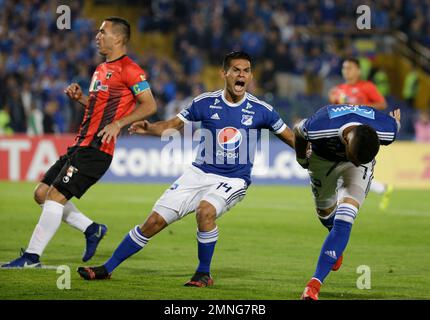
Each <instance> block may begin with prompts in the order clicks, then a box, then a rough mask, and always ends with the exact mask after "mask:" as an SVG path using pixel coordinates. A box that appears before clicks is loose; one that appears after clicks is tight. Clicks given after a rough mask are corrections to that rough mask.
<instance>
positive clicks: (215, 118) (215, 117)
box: [211, 113, 220, 120]
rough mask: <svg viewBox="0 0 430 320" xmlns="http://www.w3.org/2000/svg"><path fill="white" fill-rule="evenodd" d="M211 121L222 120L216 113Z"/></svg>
mask: <svg viewBox="0 0 430 320" xmlns="http://www.w3.org/2000/svg"><path fill="white" fill-rule="evenodd" d="M211 119H214V120H219V119H220V118H219V115H218V113H214V114H213V115H212V116H211Z"/></svg>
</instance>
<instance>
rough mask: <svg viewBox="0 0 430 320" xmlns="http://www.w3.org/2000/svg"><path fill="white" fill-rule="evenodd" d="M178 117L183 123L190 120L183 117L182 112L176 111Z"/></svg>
mask: <svg viewBox="0 0 430 320" xmlns="http://www.w3.org/2000/svg"><path fill="white" fill-rule="evenodd" d="M176 116H177V117H178V118H179V119H181V120H182V121H183V122H184V123H186V124H189V123H190V122H191V121H190V120H188V119H187V118H185V117H184V116H183V115H182V114H180V113H178V114H177V115H176Z"/></svg>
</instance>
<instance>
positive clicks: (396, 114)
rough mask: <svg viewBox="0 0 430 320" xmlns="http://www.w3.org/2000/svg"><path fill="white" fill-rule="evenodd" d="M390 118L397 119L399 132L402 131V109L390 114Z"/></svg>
mask: <svg viewBox="0 0 430 320" xmlns="http://www.w3.org/2000/svg"><path fill="white" fill-rule="evenodd" d="M390 116H392V117H393V118H394V119H396V122H397V131H399V130H400V116H401V114H400V109H396V110H394V111H391V112H390Z"/></svg>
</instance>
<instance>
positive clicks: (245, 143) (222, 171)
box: [78, 52, 294, 287]
mask: <svg viewBox="0 0 430 320" xmlns="http://www.w3.org/2000/svg"><path fill="white" fill-rule="evenodd" d="M222 74H223V78H224V81H225V86H224V89H223V90H219V91H215V92H209V93H204V94H202V95H200V96H198V97H196V98H195V99H194V100H193V101H192V103H191V104H190V105H189V106H188V107H187V108H185V109H184V110H182V111H181V112H180V113H179V114H178V115H177V116H176V117H174V118H173V119H170V120H167V121H160V122H156V123H149V122H148V121H140V122H136V123H134V124H133V125H132V126H131V128H130V132H131V133H137V134H148V135H155V136H161V134H162V133H163V132H164V131H165V130H167V129H177V130H180V129H181V128H182V127H183V126H184V124H185V123H189V122H201V129H202V137H201V141H200V145H199V150H198V153H197V154H198V155H197V158H196V160H195V161H194V162H193V164H192V166H190V167H189V168H188V169H187V170H186V171H185V172H184V174H183V175H182V176H181V177H180V178H179V179H178V180H176V181H175V182H174V183H173V184H172V185H171V187H170V188H169V189H167V190H166V191H165V192H164V194H163V195H162V196H161V198H159V199H158V201H157V202H156V203H155V205H154V207H153V209H152V212H151V214H150V215H149V216H148V218H147V219H146V221H145V222H144V223H143V224H142V225H140V226H136V227H134V228H133V229H131V231H130V232H129V233H128V234H127V235H126V236H125V238H124V240H123V241H122V242H121V244H120V245H119V246H118V247H117V249H116V250H115V251H114V253H113V255H112V256H111V257H110V259H109V260H108V261H106V263H105V264H104V265H102V266H98V267H79V268H78V273H79V274H80V275H81V277H83V278H84V279H86V280H93V279H106V278H109V277H110V275H111V273H112V271H113V270H114V269H115V268H116V267H118V265H119V264H120V263H121V262H122V261H124V260H125V259H127V258H128V257H130V256H131V255H133V254H135V253H136V252H138V251H140V250H141V249H142V248H143V247H144V246H145V245H146V244H147V243H148V242H149V240H150V239H151V238H152V237H153V236H154V235H156V234H157V233H158V232H160V231H161V230H163V229H164V228H165V227H167V226H168V225H169V224H171V223H173V222H175V221H178V220H180V219H182V218H183V217H185V216H186V215H187V214H189V213H191V212H195V213H196V219H197V242H198V259H199V265H198V267H197V269H196V272H195V274H194V275H193V276H192V278H191V280H190V281H188V282H187V283H186V284H185V285H186V286H193V287H206V286H210V285H212V284H213V280H212V278H211V275H210V264H211V260H212V256H213V253H214V249H215V244H216V242H217V240H218V227H217V225H216V219H217V218H219V217H220V216H221V215H222V214H224V213H225V212H226V211H228V210H229V209H231V208H232V207H233V206H234V205H236V204H237V203H238V202H239V201H241V200H242V199H243V198H244V197H245V194H246V190H247V188H248V186H249V185H250V183H251V177H250V176H251V169H252V159H253V157H254V154H255V148H256V140H257V136H258V134H260V133H261V130H262V129H266V128H267V129H269V130H271V131H273V132H274V133H275V134H276V135H277V136H278V137H279V138H280V139H281V140H282V141H284V142H285V143H286V144H288V145H289V146H290V147H293V146H294V134H293V132H292V130H291V129H290V128H289V127H288V126H287V125H286V124H285V123H284V122H283V120H282V119H281V118H280V117H279V115H278V113H277V112H276V111H275V110H274V109H273V107H272V106H270V105H269V104H267V103H265V102H263V101H261V100H259V99H257V98H256V97H254V96H253V95H251V94H249V93H247V92H246V89H247V87H248V85H249V83H250V82H251V80H252V69H251V58H250V57H249V55H248V54H246V53H245V52H232V53H230V54H227V55H226V56H225V57H224V61H223V72H222ZM255 133H257V134H255Z"/></svg>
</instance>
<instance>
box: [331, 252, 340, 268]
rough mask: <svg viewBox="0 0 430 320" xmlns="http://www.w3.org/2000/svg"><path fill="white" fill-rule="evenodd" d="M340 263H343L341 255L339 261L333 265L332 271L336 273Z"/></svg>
mask: <svg viewBox="0 0 430 320" xmlns="http://www.w3.org/2000/svg"><path fill="white" fill-rule="evenodd" d="M342 261H343V255H341V256H340V257H339V259H337V260H336V262H335V263H334V265H333V267H331V270H332V271H337V270H339V269H340V267H341V265H342Z"/></svg>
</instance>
